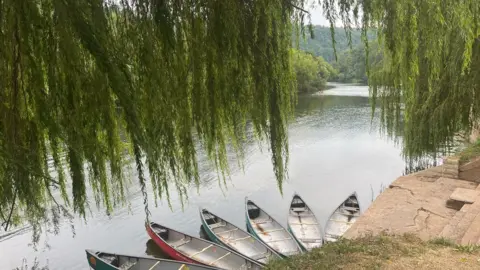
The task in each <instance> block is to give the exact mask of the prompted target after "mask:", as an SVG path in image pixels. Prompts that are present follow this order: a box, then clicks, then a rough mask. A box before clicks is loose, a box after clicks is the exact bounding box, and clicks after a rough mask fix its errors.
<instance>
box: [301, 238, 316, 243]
mask: <svg viewBox="0 0 480 270" xmlns="http://www.w3.org/2000/svg"><path fill="white" fill-rule="evenodd" d="M298 240H300V241H302V242H305V243H321V242H322V239H315V238H299V239H298Z"/></svg>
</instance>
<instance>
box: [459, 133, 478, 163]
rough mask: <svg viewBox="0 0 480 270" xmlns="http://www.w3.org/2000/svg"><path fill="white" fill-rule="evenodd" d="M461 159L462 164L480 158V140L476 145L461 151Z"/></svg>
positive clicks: (473, 144)
mask: <svg viewBox="0 0 480 270" xmlns="http://www.w3.org/2000/svg"><path fill="white" fill-rule="evenodd" d="M458 156H459V158H460V160H459V161H460V164H464V163H467V162H468V161H470V160H472V159H473V158H476V157H479V156H480V139H478V140H477V141H476V142H475V143H472V144H470V145H468V146H467V147H466V148H465V149H463V150H462V151H460V153H459V154H458Z"/></svg>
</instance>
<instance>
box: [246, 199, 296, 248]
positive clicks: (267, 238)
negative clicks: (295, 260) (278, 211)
mask: <svg viewBox="0 0 480 270" xmlns="http://www.w3.org/2000/svg"><path fill="white" fill-rule="evenodd" d="M245 215H246V219H247V230H248V232H250V233H251V234H253V235H254V236H255V237H256V238H257V239H259V240H261V241H262V242H263V243H265V244H266V245H267V246H269V247H270V248H272V249H273V250H275V251H276V252H277V253H278V254H280V255H281V256H283V257H287V256H292V255H296V254H300V253H302V249H301V248H300V246H299V245H298V243H297V241H295V239H294V238H293V236H292V235H291V234H290V233H289V232H288V231H287V230H286V229H285V228H283V227H282V225H280V223H278V222H277V221H276V220H275V219H274V218H273V217H271V216H270V215H269V214H268V213H267V212H265V211H263V210H262V209H261V208H260V207H258V206H257V205H256V204H255V203H254V202H252V201H250V200H248V199H247V198H245Z"/></svg>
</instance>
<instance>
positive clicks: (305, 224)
mask: <svg viewBox="0 0 480 270" xmlns="http://www.w3.org/2000/svg"><path fill="white" fill-rule="evenodd" d="M290 225H304V226H308V225H315V226H316V225H318V223H305V222H303V223H298V222H290Z"/></svg>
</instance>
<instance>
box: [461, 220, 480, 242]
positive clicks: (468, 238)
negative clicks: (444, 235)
mask: <svg viewBox="0 0 480 270" xmlns="http://www.w3.org/2000/svg"><path fill="white" fill-rule="evenodd" d="M479 238H480V214H477V216H476V217H475V218H474V219H473V221H472V223H470V226H469V227H468V229H467V231H466V232H465V234H464V235H463V237H462V240H461V241H460V244H462V245H476V244H477V242H478V240H479Z"/></svg>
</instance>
